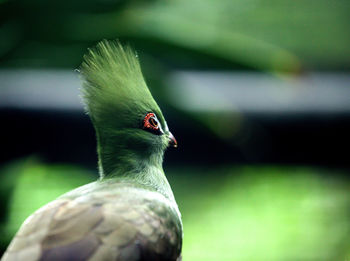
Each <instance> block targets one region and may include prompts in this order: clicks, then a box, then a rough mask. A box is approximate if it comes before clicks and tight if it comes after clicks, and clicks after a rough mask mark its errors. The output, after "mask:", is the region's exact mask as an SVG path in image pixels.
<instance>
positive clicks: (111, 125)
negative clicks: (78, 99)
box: [1, 40, 182, 261]
mask: <svg viewBox="0 0 350 261" xmlns="http://www.w3.org/2000/svg"><path fill="white" fill-rule="evenodd" d="M80 71H81V74H82V78H83V81H84V82H83V88H82V94H83V99H84V102H85V107H86V111H87V113H88V115H89V116H90V118H91V121H92V123H93V125H94V127H95V131H96V137H97V144H98V146H97V152H98V159H99V162H98V165H99V174H100V178H99V180H97V181H96V182H93V183H90V184H87V185H84V186H82V187H79V188H77V189H74V190H72V191H70V192H68V193H66V194H64V195H62V196H61V197H59V198H58V199H56V200H54V201H52V202H50V203H49V204H47V205H45V206H43V207H42V208H40V209H39V210H37V211H36V212H35V213H34V214H32V215H31V216H30V217H29V218H28V219H27V220H26V221H25V222H24V223H23V225H22V226H21V228H20V229H19V231H18V232H17V234H16V236H15V237H14V238H13V240H12V242H11V243H10V245H9V247H8V249H7V251H6V252H5V254H4V256H3V257H2V259H1V260H3V261H9V260H19V261H34V260H50V261H54V260H74V261H77V260H89V261H93V260H118V261H122V260H128V261H133V260H181V247H182V222H181V215H180V212H179V209H178V206H177V204H176V201H175V198H174V195H173V192H172V190H171V187H170V185H169V183H168V181H167V178H166V176H165V174H164V171H163V167H162V163H163V155H164V151H165V149H166V148H167V147H169V146H173V147H176V146H177V142H176V140H175V138H174V136H173V135H172V134H171V133H170V131H169V129H168V126H167V123H166V121H165V119H164V116H163V114H162V112H161V110H160V108H159V107H158V105H157V103H156V102H155V100H154V99H153V97H152V95H151V93H150V91H149V90H148V87H147V85H146V83H145V81H144V78H143V75H142V72H141V68H140V64H139V61H138V58H137V56H136V55H135V53H134V52H133V50H132V49H131V48H130V47H123V46H122V45H121V44H120V43H119V42H112V41H106V40H104V41H102V42H100V43H99V44H98V45H97V46H96V47H95V48H93V49H91V50H89V52H88V54H86V55H85V56H84V60H83V63H82V65H81V69H80Z"/></svg>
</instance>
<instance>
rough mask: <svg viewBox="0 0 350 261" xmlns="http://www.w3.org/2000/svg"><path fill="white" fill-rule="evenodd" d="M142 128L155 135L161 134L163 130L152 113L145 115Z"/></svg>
mask: <svg viewBox="0 0 350 261" xmlns="http://www.w3.org/2000/svg"><path fill="white" fill-rule="evenodd" d="M142 128H143V129H144V130H147V131H149V132H152V133H154V134H157V135H160V134H162V133H163V130H162V128H161V126H160V124H159V122H158V119H157V116H156V115H155V114H154V113H152V112H150V113H147V114H146V116H145V118H144V120H143V127H142Z"/></svg>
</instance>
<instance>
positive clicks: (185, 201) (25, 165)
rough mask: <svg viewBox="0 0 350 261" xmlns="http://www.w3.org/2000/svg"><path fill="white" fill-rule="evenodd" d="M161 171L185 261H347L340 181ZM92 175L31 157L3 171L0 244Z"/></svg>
mask: <svg viewBox="0 0 350 261" xmlns="http://www.w3.org/2000/svg"><path fill="white" fill-rule="evenodd" d="M4 171H5V172H4ZM166 172H167V176H168V178H169V179H170V182H171V184H172V187H173V190H174V193H175V196H176V198H177V201H178V203H179V207H180V209H181V212H182V215H183V222H184V229H185V237H184V249H183V256H184V258H185V259H186V260H256V261H258V260H276V261H277V260H293V261H296V260H303V261H305V260H317V261H320V260H345V254H346V251H347V250H349V249H348V247H349V244H348V242H349V231H350V224H349V222H348V220H349V215H350V213H349V211H348V209H349V208H348V206H349V203H350V202H349V200H350V199H349V197H348V193H347V191H348V189H349V185H350V184H349V183H348V182H344V180H343V179H342V178H341V176H333V177H329V176H330V175H323V174H325V173H326V174H330V173H329V171H327V170H322V169H313V168H304V167H278V166H269V167H268V166H266V167H263V166H255V167H254V166H242V167H231V166H226V167H218V168H215V169H214V168H212V169H209V170H208V169H201V168H199V167H192V168H191V167H186V168H184V167H183V168H171V169H169V170H166ZM90 174H91V173H90V171H87V170H85V169H81V168H78V167H74V166H68V165H45V164H42V163H40V162H38V161H36V160H33V159H29V160H24V161H21V162H16V163H14V164H12V165H10V166H8V167H6V168H5V169H3V171H2V173H1V176H2V177H4V178H5V179H8V178H9V177H15V180H16V182H15V183H13V184H15V185H14V186H13V189H12V193H9V194H8V195H7V197H6V198H2V200H4V199H7V200H10V204H9V211H8V220H7V222H6V223H3V224H2V226H1V229H2V231H1V232H2V235H6V236H5V237H2V240H3V242H2V244H3V246H6V245H7V243H8V241H9V240H10V238H11V237H12V236H13V234H14V233H15V231H16V230H17V229H18V227H19V226H20V224H21V223H22V222H23V221H24V219H25V218H26V217H27V216H29V215H30V214H31V213H32V212H33V211H34V210H36V209H37V208H39V207H41V206H42V205H44V204H45V203H47V202H49V201H51V200H53V199H55V198H56V197H57V196H59V195H61V194H63V193H64V192H66V191H68V190H70V189H73V188H75V187H77V186H79V185H82V184H85V183H88V182H90V181H93V180H94V179H95V178H96V176H93V175H90ZM333 174H334V173H333ZM327 176H328V177H327ZM10 195H11V197H9V196H10Z"/></svg>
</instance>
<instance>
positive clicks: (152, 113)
mask: <svg viewBox="0 0 350 261" xmlns="http://www.w3.org/2000/svg"><path fill="white" fill-rule="evenodd" d="M80 71H81V74H82V76H83V79H84V83H83V88H82V93H83V99H84V102H85V105H86V111H87V112H88V114H89V116H90V118H91V120H92V122H93V124H94V127H95V130H96V136H97V142H98V155H99V166H100V172H101V175H102V176H104V175H116V174H118V172H123V173H127V172H128V171H129V172H130V171H134V170H135V171H137V170H140V169H141V168H145V167H146V165H152V166H155V167H158V168H161V165H162V160H163V154H164V151H165V149H166V148H167V147H169V146H173V147H176V146H177V142H176V140H175V138H174V136H173V135H172V134H171V132H170V131H169V129H168V125H167V123H166V121H165V119H164V116H163V114H162V112H161V110H160V108H159V107H158V105H157V103H156V102H155V100H154V99H153V97H152V95H151V93H150V91H149V90H148V88H147V85H146V83H145V81H144V78H143V76H142V72H141V68H140V64H139V61H138V58H137V56H136V54H135V53H134V52H133V51H132V50H131V48H130V47H123V46H122V45H121V44H120V43H118V42H111V41H106V40H104V41H102V42H100V43H99V44H97V46H96V47H95V48H93V49H90V50H89V52H88V53H87V54H86V55H85V56H84V61H83V63H82V65H81V70H80Z"/></svg>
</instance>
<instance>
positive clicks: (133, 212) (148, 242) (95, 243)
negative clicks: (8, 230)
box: [2, 182, 182, 261]
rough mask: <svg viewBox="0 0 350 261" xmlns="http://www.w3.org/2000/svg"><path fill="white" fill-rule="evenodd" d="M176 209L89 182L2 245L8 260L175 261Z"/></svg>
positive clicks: (123, 188)
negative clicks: (6, 243) (6, 244)
mask: <svg viewBox="0 0 350 261" xmlns="http://www.w3.org/2000/svg"><path fill="white" fill-rule="evenodd" d="M181 238H182V227H181V221H180V217H179V214H178V211H177V207H176V205H173V203H172V202H171V200H169V199H166V198H165V197H164V196H163V195H161V194H160V193H157V192H154V191H150V190H148V189H145V188H142V187H140V186H135V185H134V184H128V183H111V184H109V183H108V182H105V183H99V182H96V183H92V184H89V185H86V186H84V187H81V188H78V189H77V190H75V191H73V192H71V193H68V194H66V195H64V196H62V197H61V198H59V199H57V200H55V201H53V202H51V203H49V204H48V205H46V206H44V207H42V208H41V209H39V210H38V211H36V212H35V213H34V214H33V215H31V216H30V217H29V218H28V219H27V220H26V221H25V222H24V224H23V225H22V227H21V228H20V230H19V231H18V233H17V234H16V236H15V238H14V239H13V240H12V242H11V244H10V246H9V247H8V249H7V251H6V253H5V255H4V256H3V258H2V260H3V261H9V260H26V261H34V260H52V261H54V260H76V261H77V260H90V261H92V260H98V261H100V260H128V261H132V260H179V259H180V257H179V255H180V252H181V243H182V242H181Z"/></svg>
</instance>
